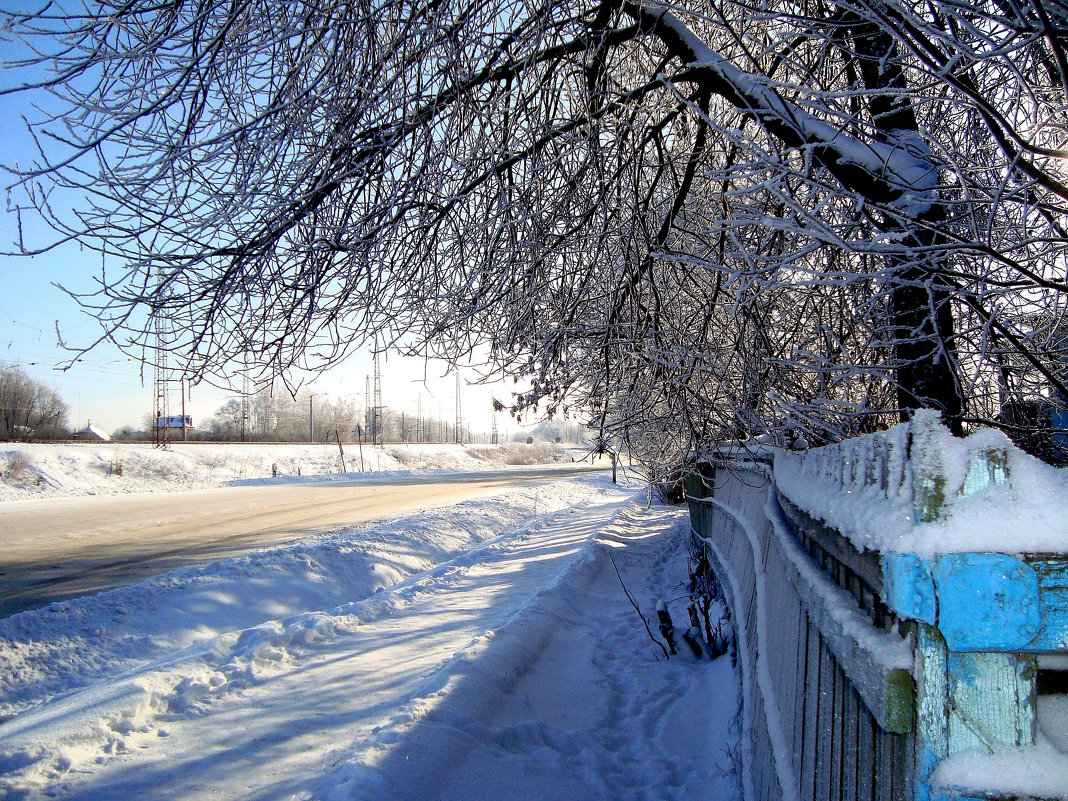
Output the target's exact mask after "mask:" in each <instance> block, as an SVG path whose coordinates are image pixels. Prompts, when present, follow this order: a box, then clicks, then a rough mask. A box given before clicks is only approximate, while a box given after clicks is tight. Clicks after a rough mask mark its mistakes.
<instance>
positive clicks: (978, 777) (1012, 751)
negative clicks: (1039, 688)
mask: <svg viewBox="0 0 1068 801" xmlns="http://www.w3.org/2000/svg"><path fill="white" fill-rule="evenodd" d="M1066 753H1068V695H1040V696H1038V731H1037V734H1036V743H1035V745H1033V746H1030V747H1026V748H1004V749H999V750H997V751H995V752H994V753H993V754H984V753H980V752H978V751H968V752H965V753H962V754H956V755H954V756H951V757H950V758H949V759H946V760H943V761H942V763H941V764H939V766H938V768H937V769H936V770H935V772H934V775H933V776H932V777H931V786H932V788H933V789H935V790H941V791H949V793H948V794H953V795H958V794H959V795H976V796H979V795H983V796H984V797H995V796H996V797H1006V798H1008V797H1027V798H1049V799H1053V798H1058V799H1068V760H1066V759H1065V758H1064V755H1065V754H1066Z"/></svg>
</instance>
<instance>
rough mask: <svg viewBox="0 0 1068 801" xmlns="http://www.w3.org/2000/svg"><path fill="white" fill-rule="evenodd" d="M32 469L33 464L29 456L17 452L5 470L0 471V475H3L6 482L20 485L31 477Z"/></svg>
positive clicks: (9, 460) (8, 461)
mask: <svg viewBox="0 0 1068 801" xmlns="http://www.w3.org/2000/svg"><path fill="white" fill-rule="evenodd" d="M32 467H33V462H32V461H31V460H30V457H29V456H27V455H26V454H24V453H22V452H21V451H15V453H13V454H12V455H11V457H10V458H9V459H8V460H7V464H6V465H5V466H4V469H3V470H2V471H0V475H3V477H4V481H7V482H9V483H12V484H18V483H21V482H23V481H25V480H26V479H28V478H30V477H31V476H30V472H31V468H32Z"/></svg>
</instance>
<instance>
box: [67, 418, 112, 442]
mask: <svg viewBox="0 0 1068 801" xmlns="http://www.w3.org/2000/svg"><path fill="white" fill-rule="evenodd" d="M74 438H75V439H85V440H89V441H91V442H111V437H110V436H108V434H106V433H105V432H103V431H101V430H100V429H99V428H97V427H96V426H94V425H93V421H92V420H90V421H88V422H87V423H86V425H85V428H83V429H82V430H81V431H75V432H74Z"/></svg>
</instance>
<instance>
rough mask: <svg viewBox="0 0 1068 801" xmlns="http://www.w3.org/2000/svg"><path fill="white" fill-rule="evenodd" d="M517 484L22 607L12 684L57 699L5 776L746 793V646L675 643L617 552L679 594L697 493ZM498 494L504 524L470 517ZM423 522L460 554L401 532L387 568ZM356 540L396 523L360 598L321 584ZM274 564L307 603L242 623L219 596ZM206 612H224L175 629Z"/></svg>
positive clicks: (647, 582) (319, 790) (110, 787)
mask: <svg viewBox="0 0 1068 801" xmlns="http://www.w3.org/2000/svg"><path fill="white" fill-rule="evenodd" d="M538 492H544V494H543V495H542V496H541V499H540V502H541V504H542V507H541V509H542V511H540V512H539V513H538V514H537V515H536V516H534V517H532V518H531V517H530V516H529V512H530V511H531V510H530V508H529V502H530V499H531V497H533V498H534V502H535V503H537V502H538V501H539V498H538V497H537V495H536V493H538ZM524 493H525V494H524ZM580 495H581V497H579V496H580ZM520 496H522V497H520ZM508 497H509V498H510V499H501V498H498V499H493V500H483V501H472V502H468V503H467V504H465V505H461V506H462V507H464V509H466V511H463V510H459V511H447V510H442V511H440V512H436V513H430V514H428V515H423V516H421V522H420V523H418V524H416V523H415V522H408V523H405V522H404V521H396V522H395V523H392V524H385V523H383V524H376V526H374V527H371V528H370V529H366V530H362V531H360V532H359V534H360V536H359V537H356V536H354V535H350V537H349V539H348V540H345V539H344V538H343V537H342V536H341V535H336V536H335V540H334V542H333V545H330V544H329V543H322V542H320V541H319V540H316V541H315V544H314V546H312V545H308V546H292V547H290V548H289V549H279V551H278V554H279V555H278V556H276V557H264V561H263V563H262V564H261V565H259V566H258V567H256V568H254V569H253V568H251V567H249V571H250V572H249V574H247V575H245V576H243V577H241V578H240V579H235V580H232V581H231V577H230V571H229V570H227V569H224V568H222V567H219V568H214V569H211V570H207V571H206V572H204V573H203V575H200V576H199V577H193V576H190V575H187V574H174V576H175V577H174V578H171V579H169V580H164V577H161V579H160V580H158V581H157V582H156V583H154V584H151V585H146V586H144V587H141V585H138V587H139V588H140V590H139V589H138V588H123V589H119V590H115V591H113V592H109V593H104V594H102V595H99V596H96V597H95V598H91V599H81V601H79V602H70V603H69V604H57V605H55V606H54V607H50V608H49V609H47V610H39V611H34V612H28V613H25V614H23V615H17V616H15V617H13V618H10V619H8V620H5V621H0V637H4V640H3V641H2V645H3V647H0V658H2V659H5V660H7V664H0V676H7V677H8V678H2V677H0V699H3V700H5V701H9V702H18V701H19V700H20V699H23V700H25V699H27V698H33V699H35V700H34V703H35V704H36V705H35V706H30V707H28V708H25V709H22V708H19V705H18V703H11V704H9V708H10V709H12V710H13V712H14V714H12V716H11V717H10V718H9V719H8V720H6V721H5V722H3V723H2V724H0V798H3V797H5V795H6V797H8V798H24V797H25V798H31V799H34V798H45V797H48V798H67V799H119V798H138V799H206V798H225V799H263V800H264V801H266V800H267V799H279V801H280V800H281V799H291V798H293V799H324V800H328V801H334V799H366V800H367V801H371V800H374V799H382V801H386V799H405V800H411V801H416V799H418V800H419V801H433V799H451V800H452V801H466V800H467V799H470V800H471V801H474V799H479V801H481V800H482V799H489V798H504V799H512V800H513V801H522V800H527V799H561V800H562V799H613V801H617V800H619V799H649V801H653V800H654V799H655V801H670V800H671V799H692V798H715V799H723V800H724V801H731V800H732V799H735V798H737V797H738V793H737V787H736V782H735V779H734V778H733V771H734V770H735V769H736V768H735V764H736V761H737V753H738V747H737V736H736V733H734V732H733V730H732V721H734V720H735V715H736V711H737V705H738V693H737V687H736V679H735V674H734V670H733V668H732V666H731V662H730V659H729V658H726V657H724V658H720V659H719V660H716V661H714V662H712V661H708V660H702V661H697V660H695V659H694V658H693V657H692V656H690V657H679V658H675V659H672V660H671V661H670V662H667V661H663V660H662V658H661V659H658V658H657V656H656V651H655V650H654V648H653V647H652V643H651V642H650V641H649V639H648V638H647V636H646V634H645V631H644V629H643V628H642V625H641V622H640V620H639V619H638V617H637V615H636V613H635V612H634V610H633V609H632V608H631V607H630V605H629V604H628V603H627V601H626V599H625V597H624V594H623V590H622V588H621V586H620V581H619V579H618V578H617V576H616V573H615V571H614V569H613V566H612V562H611V561H610V560H609V553H611V554H613V555H614V560H615V563H616V565H618V567H619V570H620V572H621V574H622V578H623V581H624V582H626V584H627V587H628V588H629V589H630V591H631V592H632V593H633V594H634V595H635V596H636V597H637V598H638V599H639V602H640V603H642V604H643V605H644V606H645V607H646V609H647V610H651V609H652V608H653V605H654V604H655V600H656V598H658V597H666V598H669V599H674V598H676V597H677V596H678V595H679V594H680V592H681V590H680V585H681V583H682V582H683V581H684V580H685V577H686V552H685V542H686V538H685V536H684V532H685V531H686V526H687V525H688V520H687V518H686V515H685V512H684V511H683V510H681V509H677V508H668V507H659V506H653V507H652V508H651V509H645V508H644V506H643V505H642V504H637V503H635V502H634V500H633V495H632V494H631V493H629V492H626V491H622V490H619V489H618V488H614V487H612V486H611V485H610V484H608V483H607V481H606V480H604V479H603V478H592V477H591V478H587V479H583V480H580V481H577V482H574V481H573V482H566V483H562V484H558V485H554V486H553V487H552V488H551V489H549V490H542V489H533V490H531V489H527V490H522V491H519V492H518V493H517V492H513V493H512V494H511V496H508ZM551 499H556V501H557V510H556V511H550V512H549V513H548V514H546V513H545V511H544V510H545V509H546V508H547V504H549V503H551V502H552V501H551ZM561 499H562V500H563V503H561ZM524 503H526V504H528V505H527V506H526V507H524V506H523V504H524ZM572 504H577V505H572ZM509 505H511V506H514V507H515V509H514V511H508V508H510V506H509ZM505 507H508V508H505ZM523 509H526V513H527V522H525V523H519V524H518V525H516V524H513V523H508V520H510V519H511V520H514V519H515V516H516V515H518V514H521V513H522V512H523ZM509 515H511V517H509ZM494 516H497V517H499V519H498V520H497V522H496V523H494V525H496V526H497V527H498V528H500V527H502V526H503V527H504V528H505V530H504V531H503V532H502V533H500V534H499V535H498V536H494V537H492V538H489V539H486V538H485V535H484V534H482V535H477V534H476V535H464V534H463V530H464V529H465V528H470V527H472V526H474V525H475V522H474V521H477V520H479V519H482V518H489V517H494ZM426 517H430V518H432V519H431V520H430V521H429V522H427V521H426V520H423V519H422V518H426ZM412 520H413V521H414V520H415V518H414V517H413V518H412ZM465 521H467V522H465ZM483 522H485V521H483ZM424 524H425V528H424V529H422V530H417V525H424ZM509 526H511V527H509ZM465 536H466V537H467V538H468V540H469V541H471V537H472V536H473V538H474V539H473V541H471V542H472V544H469V545H468V546H467V547H464V548H461V549H456V548H455V543H456V542H459V541H461V540H463V539H464V537H465ZM393 538H396V539H393ZM442 538H451V540H450V542H452V545H450V544H449V542H446V541H445V540H443V539H442ZM401 540H404V541H407V542H408V543H409V544H410V550H411V552H412V553H415V552H417V551H419V550H420V549H423V550H427V551H428V554H429V552H431V551H433V550H434V549H435V548H436V549H444V550H447V549H449V548H450V547H451V548H452V549H453V551H454V553H453V555H452V556H451V558H449V559H447V560H444V561H440V560H439V563H438V564H436V565H434V566H431V567H429V568H428V569H424V570H422V571H418V572H416V571H414V570H408V572H409V575H407V576H406V577H404V575H403V574H404V569H405V566H407V567H408V568H411V567H412V566H414V565H416V564H417V563H418V561H419V560H418V559H414V558H407V557H402V556H400V555H398V556H397V557H396V559H395V563H394V564H393V565H392V568H390V569H392V570H393V572H394V575H395V576H396V577H397V578H398V580H397V581H396V582H395V583H392V584H390V583H389V581H386V582H385V583H384V584H383V583H381V573H380V572H379V571H380V570H381V569H383V567H384V566H383V564H382V562H384V561H385V560H386V559H388V558H389V557H388V554H391V553H393V551H394V548H395V546H396V545H397V544H398V543H399V542H400V541H401ZM346 541H347V542H348V543H349V546H348V547H351V546H352V543H354V542H357V541H359V542H378V543H380V544H381V546H382V550H381V551H380V552H376V553H374V554H371V553H364V554H362V555H361V559H362V561H360V560H357V561H360V564H362V565H363V568H364V569H363V574H364V575H365V578H366V577H367V576H371V575H372V574H373V575H379V576H380V579H379V581H380V583H379V584H378V585H373V584H372V583H368V582H366V581H365V582H364V583H363V584H360V582H358V581H356V580H355V579H354V578H353V576H355V575H356V573H357V571H355V570H354V569H353V568H352V567H351V566H350V567H349V568H347V570H348V574H347V575H348V580H347V582H346V584H347V585H348V592H350V593H356V594H357V596H356V597H359V598H360V599H359V600H353V601H351V602H348V603H343V604H340V605H338V606H334V607H330V606H327V605H323V604H322V603H321V602H319V604H318V605H316V598H315V594H316V592H319V591H320V590H318V589H316V585H318V584H321V583H330V581H331V580H332V579H333V578H334V577H335V576H339V575H341V574H342V572H343V571H341V570H340V568H336V567H334V568H331V567H330V566H329V559H328V556H327V554H326V551H328V550H330V549H332V550H333V551H335V552H338V553H340V552H342V551H343V550H344V545H343V543H345V542H346ZM387 546H388V547H387ZM349 558H350V559H351V556H350V557H349ZM302 560H303V561H302ZM302 563H303V564H304V567H303V570H300V569H297V568H296V567H294V566H295V565H298V564H302ZM187 573H188V571H187ZM278 573H284V574H286V575H287V576H288V578H286V579H285V580H279V579H278V578H277V577H275V578H273V579H272V578H271V576H272V575H275V574H278ZM183 577H184V578H183ZM194 578H196V579H197V580H194ZM258 578H262V579H263V580H264V589H266V590H267V591H272V588H273V590H274V591H277V589H278V588H279V587H280V586H284V587H285V588H287V589H288V591H289V593H290V594H293V595H296V594H300V592H304V593H305V594H306V596H307V597H306V598H305V606H306V607H308V611H305V612H303V613H300V614H295V615H292V616H289V617H276V618H273V619H265V620H263V621H262V622H260V623H259V624H258V625H252V626H242V625H241V624H242V623H247V620H242V619H241V614H243V609H242V603H241V602H240V599H235V600H233V601H231V602H230V603H229V604H227V602H226V601H225V600H224V599H222V598H221V597H220V596H225V595H226V594H227V593H228V592H239V588H240V587H247V586H248V585H249V583H253V584H255V583H256V581H257V579H258ZM215 579H219V581H218V582H215V581H214V580H215ZM183 581H184V582H185V583H184V585H183V586H182V587H180V588H176V586H175V585H176V584H181V583H182V582H183ZM301 587H303V588H304V589H303V590H301V589H300V588H301ZM375 589H377V590H378V591H377V592H376V591H374V590H375ZM261 591H263V590H262V589H261ZM137 592H140V593H141V595H140V596H138V595H137V594H136V593H137ZM139 598H140V599H141V600H140V601H138V599H139ZM109 599H110V601H109ZM145 599H147V602H146V601H145ZM153 599H154V603H153ZM212 599H213V600H212ZM209 601H211V602H214V603H215V604H216V605H217V607H218V609H217V610H216V612H215V614H214V615H208V614H206V613H205V612H203V611H200V612H198V611H197V609H198V608H199V607H200V605H201V603H205V604H208V602H209ZM133 604H138V608H130V609H126V608H125V607H127V606H128V605H129V606H132V605H133ZM208 605H210V604H208ZM684 605H685V602H682V603H681V604H678V603H676V604H673V607H672V608H673V611H674V612H675V614H676V617H679V616H684V615H685V612H684V609H683V608H682V607H683V606H684ZM121 612H126V613H128V614H126V615H124V614H120V613H121ZM197 614H200V615H201V616H202V618H203V619H202V621H201V623H202V624H203V627H205V628H208V629H216V630H218V633H216V634H214V635H213V636H208V637H203V636H202V637H200V638H194V641H193V642H192V643H191V644H187V645H185V647H175V648H173V649H171V650H166V651H162V652H160V649H161V646H160V643H162V642H165V641H168V640H172V641H174V642H175V643H176V644H177V645H181V644H182V642H183V639H182V637H180V636H178V634H177V633H176V631H177V629H178V628H181V627H182V626H185V627H187V629H189V630H190V631H192V630H194V629H196V628H197V626H198V625H199V624H197V623H196V622H195V621H194V620H191V619H189V618H193V617H195V616H196V615H197ZM109 621H111V622H110V623H109ZM152 621H155V622H152ZM227 623H230V624H231V628H230V629H229V630H226V628H227V626H226V624H227ZM235 624H236V625H235ZM97 626H99V629H100V631H98V632H97V633H96V634H95V635H94V634H93V632H94V631H95V627H97ZM138 627H140V629H138ZM22 629H27V630H29V629H32V630H33V631H35V632H36V633H37V637H38V639H37V640H36V641H31V638H29V637H28V636H25V635H24V634H23V635H20V634H19V632H20V630H22ZM113 629H114V630H113ZM141 630H143V632H146V633H147V634H145V635H144V637H145V639H146V640H149V639H150V640H151V641H152V642H153V643H154V647H156V649H157V653H155V654H153V655H152V657H151V659H149V660H148V661H145V657H143V656H142V657H140V659H141V661H140V662H138V661H137V660H136V659H135V657H134V656H133V655H132V654H130V653H125V651H124V649H125V648H127V645H128V643H129V641H130V640H137V639H138V636H142V635H138V634H137V631H141ZM76 641H80V643H81V644H80V645H79V644H76ZM49 642H53V643H55V644H54V645H52V646H49V645H48V643H49ZM108 643H110V644H108ZM49 648H51V650H49ZM109 649H111V650H109ZM70 666H73V669H71V670H70V672H69V674H67V673H64V671H65V670H67V669H68V667H70ZM86 671H88V672H89V673H93V672H94V671H95V672H96V675H95V677H93V678H92V679H91V680H89V681H87V680H86V679H85V678H84V673H85V672H86ZM11 676H15V678H10V677H11ZM0 708H3V707H2V706H0Z"/></svg>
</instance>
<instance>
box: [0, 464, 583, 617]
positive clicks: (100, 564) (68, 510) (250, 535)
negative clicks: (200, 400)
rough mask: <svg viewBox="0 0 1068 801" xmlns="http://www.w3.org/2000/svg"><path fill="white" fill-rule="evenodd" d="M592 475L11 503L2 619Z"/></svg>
mask: <svg viewBox="0 0 1068 801" xmlns="http://www.w3.org/2000/svg"><path fill="white" fill-rule="evenodd" d="M593 469H594V468H593V467H592V466H591V465H589V464H585V465H583V464H578V465H574V464H570V463H567V464H559V465H541V466H537V467H512V468H507V469H498V470H484V471H465V472H441V471H438V472H435V473H432V474H423V475H413V474H404V475H381V474H379V475H375V474H370V475H368V474H364V475H361V474H351V475H349V476H338V475H335V476H317V477H308V478H307V479H305V480H301V481H296V480H294V479H292V478H289V479H282V480H280V481H279V482H271V481H267V482H266V483H263V482H262V481H259V482H256V483H255V484H253V485H251V486H231V487H225V488H214V489H200V490H192V491H189V492H182V493H143V494H135V495H113V496H92V497H84V496H83V497H68V498H51V499H48V500H34V501H15V502H11V503H5V504H4V505H3V518H2V522H0V617H6V616H7V615H10V614H14V613H15V612H21V611H24V610H26V609H35V608H37V607H40V606H44V605H45V604H47V603H50V602H52V601H60V600H64V599H66V598H74V597H77V596H79V595H84V594H87V593H89V592H97V591H99V590H102V589H110V588H112V587H118V586H122V585H123V584H132V583H133V582H135V581H138V580H141V579H145V578H148V577H150V576H154V575H156V574H158V573H162V572H164V571H165V570H174V569H176V568H179V567H186V566H188V565H192V564H199V563H203V562H207V561H210V560H213V559H221V558H224V557H227V556H234V555H236V554H240V553H246V552H248V551H252V550H256V549H264V548H269V547H272V546H275V545H279V544H281V543H284V542H291V541H294V540H298V539H300V538H302V537H306V536H309V535H311V534H313V533H322V532H325V531H330V530H332V529H336V528H338V527H340V526H342V525H352V524H355V523H358V522H361V521H366V520H373V519H376V518H384V517H387V516H397V515H401V514H405V513H411V512H413V511H414V510H417V509H421V508H432V507H440V506H442V505H444V504H449V503H456V502H458V501H460V500H464V499H468V498H478V497H485V496H489V495H493V494H500V493H501V492H503V491H505V490H507V489H509V488H513V487H522V486H530V485H532V484H534V483H537V482H545V481H551V480H554V479H555V480H559V479H561V478H566V477H568V476H576V475H581V474H583V473H588V472H590V471H591V470H593Z"/></svg>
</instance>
